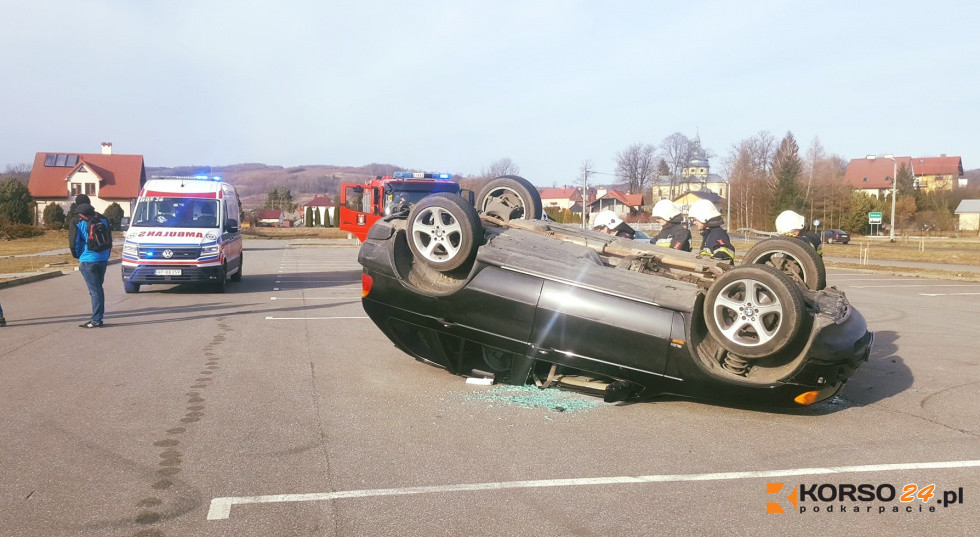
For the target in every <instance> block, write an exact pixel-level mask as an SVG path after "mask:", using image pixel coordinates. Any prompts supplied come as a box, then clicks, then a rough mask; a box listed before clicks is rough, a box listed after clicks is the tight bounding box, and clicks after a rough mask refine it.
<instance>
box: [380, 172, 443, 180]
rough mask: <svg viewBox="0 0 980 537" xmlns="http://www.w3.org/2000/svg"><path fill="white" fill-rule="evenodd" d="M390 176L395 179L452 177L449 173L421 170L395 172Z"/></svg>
mask: <svg viewBox="0 0 980 537" xmlns="http://www.w3.org/2000/svg"><path fill="white" fill-rule="evenodd" d="M392 177H394V178H396V179H452V178H453V175H452V174H451V173H422V172H395V173H393V174H392Z"/></svg>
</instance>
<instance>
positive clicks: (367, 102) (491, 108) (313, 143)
mask: <svg viewBox="0 0 980 537" xmlns="http://www.w3.org/2000/svg"><path fill="white" fill-rule="evenodd" d="M0 8H2V9H0V13H3V17H2V18H0V51H3V52H2V54H0V73H2V74H3V79H4V82H3V83H2V84H0V103H2V107H0V110H2V114H0V118H2V120H3V127H2V132H3V138H2V143H0V169H2V168H3V167H5V166H6V165H8V164H22V163H30V162H32V161H33V156H34V153H35V152H37V151H61V152H98V151H99V150H100V143H101V142H103V141H111V142H113V148H114V151H115V152H117V153H138V154H142V155H144V157H145V162H146V165H147V166H177V165H191V164H210V165H213V166H218V165H227V164H236V163H242V162H261V163H265V164H270V165H283V166H298V165H304V164H336V165H361V164H368V163H371V162H379V163H391V164H396V165H399V166H405V167H410V168H418V169H424V170H428V171H450V172H454V173H462V174H477V173H479V172H480V171H481V170H482V169H483V168H485V167H487V166H488V165H489V164H490V163H492V162H493V161H496V160H498V159H501V158H505V157H506V158H510V159H512V160H513V161H514V162H515V163H516V164H517V165H518V166H519V167H520V168H521V174H522V175H524V176H525V177H527V178H528V179H529V180H531V181H532V182H534V183H535V184H538V185H540V186H550V185H552V184H558V185H561V184H572V183H574V182H575V181H576V179H577V176H578V175H579V169H580V168H581V165H582V162H583V161H585V160H587V159H588V160H591V161H592V162H593V164H594V166H595V168H596V169H597V170H598V171H601V172H613V171H615V160H616V153H617V152H618V151H621V150H623V149H624V148H626V147H627V146H629V145H631V144H633V143H637V142H642V143H650V144H658V143H659V142H660V141H661V140H662V139H663V138H665V137H666V136H668V135H670V134H672V133H674V132H681V133H683V134H685V135H688V136H692V137H693V136H694V135H695V134H699V135H700V137H701V140H702V143H703V145H704V146H705V147H707V148H708V149H710V150H712V151H713V152H714V153H715V154H716V155H717V156H716V157H715V158H714V159H713V160H712V170H713V171H718V172H722V171H723V170H722V157H724V156H725V155H727V153H728V151H729V149H730V148H731V146H732V145H733V144H735V143H737V142H738V141H739V140H742V139H744V138H748V137H751V136H754V135H755V134H756V133H758V132H759V131H762V130H767V131H770V132H771V133H772V134H774V135H775V136H776V137H777V138H781V137H782V136H783V135H784V134H785V133H786V131H792V132H793V133H794V135H795V136H796V137H797V140H798V141H799V144H800V147H801V151H805V150H806V148H807V146H809V145H810V143H811V142H812V141H813V139H814V138H815V137H817V138H819V140H820V142H821V143H822V144H823V146H824V148H825V149H826V151H827V152H828V153H836V154H839V155H841V156H843V157H845V158H855V157H862V156H864V155H866V154H874V153H877V154H884V153H893V154H896V155H913V156H935V155H939V154H941V153H946V154H949V155H959V156H962V157H963V165H964V168H966V169H973V168H980V135H978V134H977V133H978V132H980V106H978V105H977V97H976V94H977V89H978V88H980V70H978V69H977V58H978V56H980V35H978V33H977V32H976V31H975V28H974V26H975V25H976V22H977V21H978V20H980V7H978V4H977V3H974V2H962V1H958V2H946V1H933V2H929V3H922V2H905V1H893V2H877V1H872V2H853V1H851V2H802V1H792V2H791V1H756V0H743V1H739V2H708V1H688V2H677V1H673V2H660V1H645V2H644V1H615V0H609V1H604V2H599V1H594V2H584V1H534V0H525V1H510V0H502V1H495V2H486V1H485V0H484V1H479V2H477V1H473V2H471V1H467V0H456V1H420V2H393V1H390V2H383V1H373V0H354V1H331V0H279V1H276V2H260V1H248V0H237V1H231V0H229V1H214V0H193V1H188V0H171V1H166V2H164V1H139V2H137V1H128V0H101V1H100V0H88V1H79V0H70V1H68V0H66V1H62V0H31V1H26V0H22V1H11V0H0Z"/></svg>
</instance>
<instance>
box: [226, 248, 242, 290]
mask: <svg viewBox="0 0 980 537" xmlns="http://www.w3.org/2000/svg"><path fill="white" fill-rule="evenodd" d="M243 270H245V254H244V253H242V254H239V257H238V270H236V271H235V273H234V274H232V275H231V277H229V278H228V280H229V281H232V282H235V283H238V282H240V281H242V271H243Z"/></svg>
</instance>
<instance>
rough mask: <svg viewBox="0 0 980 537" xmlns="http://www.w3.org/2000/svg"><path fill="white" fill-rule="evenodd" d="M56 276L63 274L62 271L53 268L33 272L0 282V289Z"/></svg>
mask: <svg viewBox="0 0 980 537" xmlns="http://www.w3.org/2000/svg"><path fill="white" fill-rule="evenodd" d="M58 276H64V273H63V272H61V271H60V270H55V271H51V272H42V273H40V274H34V275H32V276H25V277H23V278H15V279H13V280H7V281H5V282H0V289H6V288H8V287H14V286H17V285H23V284H25V283H33V282H39V281H41V280H50V279H51V278H57V277H58Z"/></svg>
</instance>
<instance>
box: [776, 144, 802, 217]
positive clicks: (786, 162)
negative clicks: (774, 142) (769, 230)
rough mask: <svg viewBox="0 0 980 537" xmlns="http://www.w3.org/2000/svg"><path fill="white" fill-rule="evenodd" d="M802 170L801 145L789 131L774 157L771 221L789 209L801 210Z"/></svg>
mask: <svg viewBox="0 0 980 537" xmlns="http://www.w3.org/2000/svg"><path fill="white" fill-rule="evenodd" d="M802 172H803V161H802V160H800V146H799V145H798V144H797V143H796V138H794V137H793V133H792V132H787V133H786V136H785V137H783V140H782V141H781V142H780V143H779V149H777V150H776V155H775V156H774V157H773V163H772V179H771V181H770V187H771V189H772V194H773V195H772V203H771V204H770V205H769V221H770V222H773V221H775V219H776V216H777V215H779V213H781V212H783V211H785V210H787V209H791V210H796V211H799V210H801V207H800V203H801V201H802V199H801V196H800V187H799V184H798V180H799V178H800V174H801V173H802Z"/></svg>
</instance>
